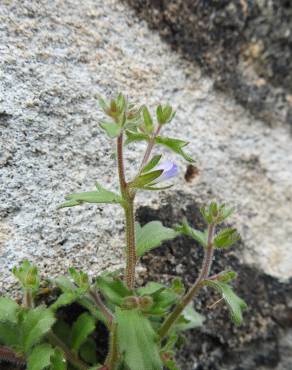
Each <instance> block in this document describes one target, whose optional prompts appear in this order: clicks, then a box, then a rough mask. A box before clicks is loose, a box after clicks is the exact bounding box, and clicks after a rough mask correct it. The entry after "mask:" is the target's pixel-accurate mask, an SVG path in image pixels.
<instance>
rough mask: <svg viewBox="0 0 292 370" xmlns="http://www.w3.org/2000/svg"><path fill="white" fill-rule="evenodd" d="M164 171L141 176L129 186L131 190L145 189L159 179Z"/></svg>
mask: <svg viewBox="0 0 292 370" xmlns="http://www.w3.org/2000/svg"><path fill="white" fill-rule="evenodd" d="M162 172H163V170H156V171H152V172H148V173H145V174H144V175H140V176H139V177H137V178H136V179H134V181H132V182H131V183H129V186H130V187H131V188H138V189H139V188H140V189H141V188H144V187H145V185H147V184H151V183H152V182H153V181H154V180H155V179H157V178H158V177H159V176H160V175H161V174H162Z"/></svg>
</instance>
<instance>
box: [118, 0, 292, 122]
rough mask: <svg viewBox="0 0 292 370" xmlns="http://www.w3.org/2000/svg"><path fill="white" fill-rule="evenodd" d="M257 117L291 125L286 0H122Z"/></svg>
mask: <svg viewBox="0 0 292 370" xmlns="http://www.w3.org/2000/svg"><path fill="white" fill-rule="evenodd" d="M124 1H126V2H128V3H129V4H131V6H133V8H134V9H135V10H136V12H137V14H138V15H139V16H140V17H141V18H142V19H147V21H148V22H149V24H150V26H151V27H153V28H155V29H157V30H158V31H159V33H160V34H161V36H162V37H163V38H164V39H165V40H167V42H169V43H170V44H171V45H172V46H173V47H174V48H175V49H176V50H179V51H180V52H182V53H183V55H184V56H185V57H187V58H188V59H190V60H195V61H196V62H197V63H199V65H200V66H201V68H202V70H203V71H204V72H205V73H206V74H207V75H210V74H212V76H213V78H214V79H215V86H216V87H217V88H219V89H220V90H223V91H227V92H228V93H229V94H231V95H232V96H234V98H235V99H236V100H237V101H238V102H240V103H241V104H242V105H243V106H244V107H246V108H247V109H248V110H250V111H251V112H252V114H253V115H255V116H256V117H258V118H261V119H263V120H265V121H266V122H268V123H270V124H273V122H274V121H275V120H277V121H278V120H281V121H283V122H287V123H289V124H291V123H292V95H291V94H292V73H291V67H292V32H291V24H292V2H291V1H290V0H288V1H287V0H253V1H248V0H221V1H217V0H208V1H205V0H195V1H194V0H168V1H164V0H124Z"/></svg>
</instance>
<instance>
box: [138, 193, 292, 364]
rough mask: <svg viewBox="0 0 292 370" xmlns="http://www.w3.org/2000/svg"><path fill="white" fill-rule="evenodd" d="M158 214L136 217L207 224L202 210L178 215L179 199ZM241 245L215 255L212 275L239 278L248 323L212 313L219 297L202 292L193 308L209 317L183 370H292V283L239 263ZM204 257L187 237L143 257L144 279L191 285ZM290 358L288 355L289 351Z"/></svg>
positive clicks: (183, 356) (186, 351) (189, 347)
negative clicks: (225, 272)
mask: <svg viewBox="0 0 292 370" xmlns="http://www.w3.org/2000/svg"><path fill="white" fill-rule="evenodd" d="M166 203H167V205H165V206H163V207H161V208H159V209H158V210H155V209H152V208H149V207H142V208H140V209H139V210H138V213H137V218H138V220H139V222H141V224H144V223H147V222H149V221H152V220H157V219H159V220H161V221H162V222H163V224H164V225H166V226H171V225H173V220H175V221H177V222H179V221H180V220H181V219H182V217H183V216H184V217H186V218H187V219H188V221H189V223H190V224H191V225H193V226H195V225H196V226H195V227H196V228H199V229H203V228H204V222H203V220H202V218H201V216H200V213H199V205H198V204H196V203H192V204H189V205H188V206H187V207H186V208H185V209H182V210H179V211H177V210H175V209H174V208H173V206H172V204H173V203H175V200H173V199H168V201H167V202H166ZM243 248H244V245H243V244H242V243H238V245H236V246H235V247H233V248H232V249H230V250H227V251H224V252H222V251H220V252H217V253H216V255H215V261H214V264H213V267H212V273H218V272H220V271H222V270H229V269H231V270H234V271H236V272H237V273H238V278H237V279H236V281H235V282H234V284H233V285H234V289H235V291H236V292H237V294H238V295H239V296H240V297H242V298H243V299H244V300H245V301H246V302H247V304H248V309H247V310H246V311H245V312H244V322H243V324H242V325H241V326H240V327H236V326H235V325H234V324H233V323H232V322H231V320H230V318H229V314H228V311H227V309H226V307H225V306H224V304H223V303H219V304H217V305H216V306H215V307H214V308H212V309H208V308H207V307H208V306H211V305H212V304H213V303H214V302H216V301H217V300H218V299H219V297H218V296H217V294H216V293H214V292H213V291H211V290H210V289H208V291H207V290H206V291H201V293H200V294H199V296H198V297H197V299H196V300H195V308H196V309H197V310H198V311H199V312H200V313H202V314H203V315H205V317H206V321H205V323H204V326H203V327H202V328H201V329H196V330H195V329H194V330H192V331H190V332H189V333H188V335H187V342H186V345H185V346H184V347H183V349H182V350H181V352H180V353H179V357H178V362H179V364H180V366H181V368H182V369H183V370H223V369H226V370H227V369H228V370H250V369H278V370H289V369H291V368H292V357H291V353H292V352H291V348H292V343H291V341H290V342H289V341H288V342H287V340H286V338H289V336H291V331H292V280H290V281H288V282H285V283H284V282H280V281H279V280H277V279H276V278H274V277H271V276H269V275H267V274H265V273H263V272H262V271H260V270H258V269H257V268H255V267H251V266H248V265H246V264H243V263H242V262H241V258H240V254H241V250H242V249H243ZM202 257H203V253H202V248H201V247H199V245H197V244H196V242H194V241H193V240H191V239H190V238H187V237H179V238H177V239H175V240H174V241H172V242H165V243H163V245H162V246H161V247H159V248H157V249H155V250H154V251H152V252H151V253H148V254H147V255H145V256H144V257H143V260H142V263H143V265H144V266H145V268H146V273H145V275H144V279H145V280H146V279H151V280H154V281H161V280H163V281H165V282H168V281H170V280H171V279H172V278H174V277H176V276H181V277H182V278H183V281H184V283H185V284H186V285H187V286H190V284H191V283H192V282H194V280H195V278H196V276H197V274H198V271H199V268H200V264H201V260H202ZM287 345H288V347H289V348H290V355H289V348H287Z"/></svg>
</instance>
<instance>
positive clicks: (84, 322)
mask: <svg viewBox="0 0 292 370" xmlns="http://www.w3.org/2000/svg"><path fill="white" fill-rule="evenodd" d="M94 330H95V320H94V318H93V317H92V316H90V315H89V314H88V313H87V312H84V313H83V314H81V315H80V316H79V317H78V319H77V320H76V321H75V322H74V324H73V327H72V341H71V348H72V350H73V351H74V352H75V353H77V352H78V350H79V348H80V346H81V345H82V344H83V343H84V342H85V341H86V339H87V337H88V336H89V335H90V334H91V333H92V332H93V331H94Z"/></svg>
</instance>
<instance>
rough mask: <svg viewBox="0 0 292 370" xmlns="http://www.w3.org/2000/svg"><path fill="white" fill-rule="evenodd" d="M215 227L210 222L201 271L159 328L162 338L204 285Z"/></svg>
mask: <svg viewBox="0 0 292 370" xmlns="http://www.w3.org/2000/svg"><path fill="white" fill-rule="evenodd" d="M214 229H215V225H214V224H210V225H209V227H208V245H207V248H206V250H205V254H204V260H203V263H202V268H201V272H200V274H199V276H198V278H197V280H196V281H195V283H194V284H193V286H192V287H191V288H190V290H189V291H188V292H187V293H186V294H185V295H184V297H183V298H182V300H181V301H180V302H179V303H178V304H177V305H176V306H175V308H174V310H173V311H172V312H171V313H170V314H169V316H168V317H167V318H166V319H165V321H164V322H163V324H162V325H161V327H160V329H159V336H160V339H161V340H162V339H164V338H165V336H166V335H167V333H168V331H169V330H170V328H171V327H172V325H173V324H174V323H175V322H176V320H177V319H178V318H179V316H180V315H181V313H182V312H183V310H184V309H185V308H186V306H187V305H188V304H189V303H190V302H191V301H192V300H193V298H194V297H195V295H196V294H197V292H198V291H199V289H200V288H201V287H202V285H203V282H204V280H205V279H207V277H208V275H209V272H210V269H211V265H212V260H213V253H214V248H213V234H214Z"/></svg>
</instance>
